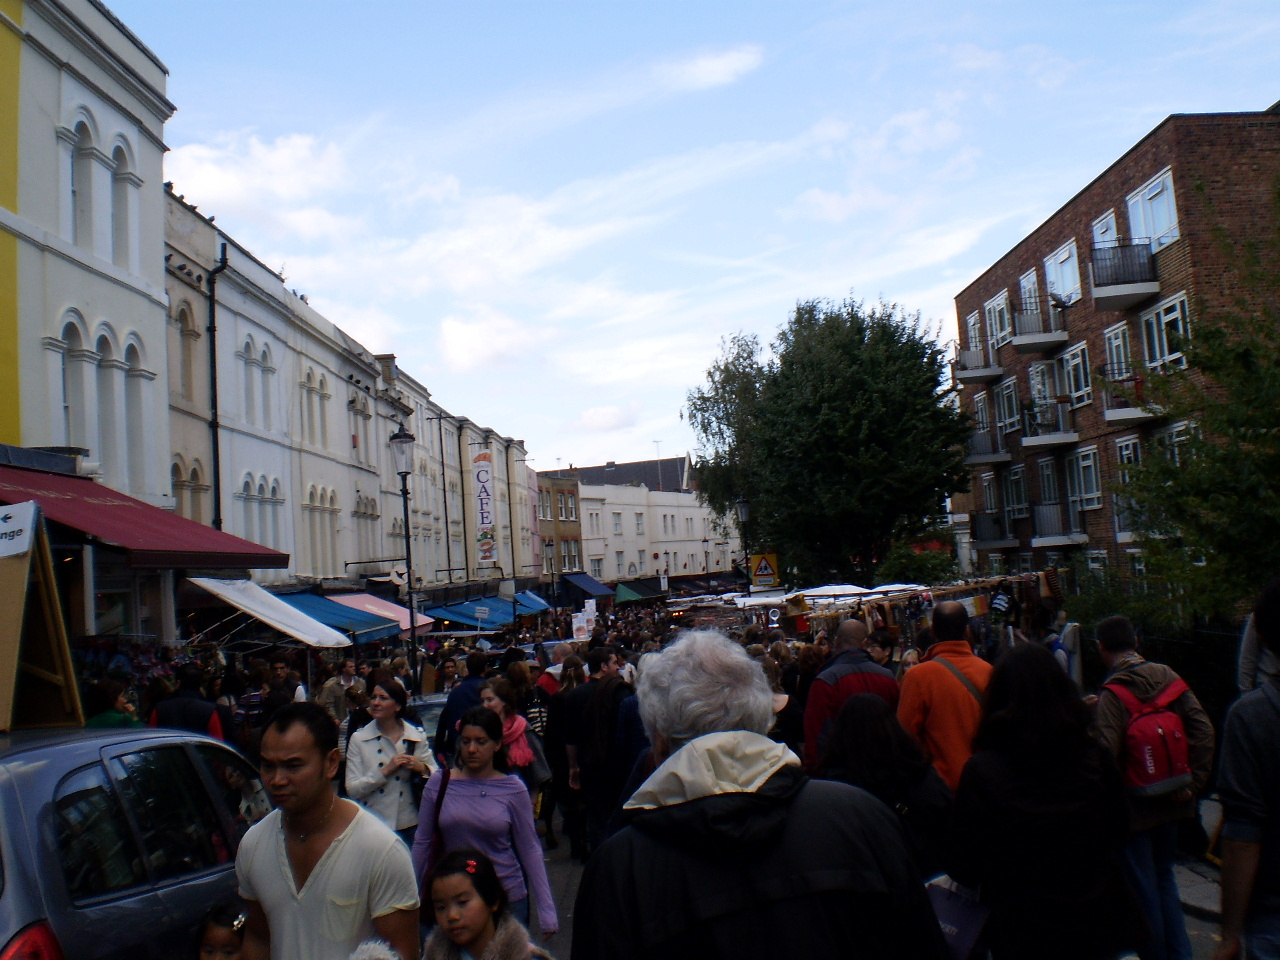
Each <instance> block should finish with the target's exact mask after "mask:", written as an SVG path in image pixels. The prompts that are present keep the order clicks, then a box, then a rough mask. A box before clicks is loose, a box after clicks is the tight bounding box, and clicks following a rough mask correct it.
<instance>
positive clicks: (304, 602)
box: [276, 593, 408, 643]
mask: <svg viewBox="0 0 1280 960" xmlns="http://www.w3.org/2000/svg"><path fill="white" fill-rule="evenodd" d="M276 596H277V597H279V598H280V599H281V600H283V601H284V602H285V603H287V604H288V605H289V606H291V607H293V608H294V609H295V610H300V611H301V612H303V613H305V614H306V615H307V616H308V617H311V618H313V619H315V620H319V621H320V622H321V623H323V624H326V625H327V626H330V627H333V629H334V630H337V631H338V632H339V633H344V634H346V635H347V636H349V637H350V638H351V639H352V640H354V641H355V642H356V643H372V642H373V641H374V640H385V639H386V638H387V637H395V636H399V634H400V621H399V620H389V619H387V618H386V617H379V616H375V615H374V614H372V613H365V612H364V611H363V610H355V609H352V608H351V607H347V606H343V605H342V604H341V603H334V602H333V601H332V600H330V599H328V598H327V597H322V596H320V595H318V594H315V593H279V594H276ZM405 612H406V613H407V612H408V611H405Z"/></svg>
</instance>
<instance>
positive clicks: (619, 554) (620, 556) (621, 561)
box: [613, 513, 627, 576]
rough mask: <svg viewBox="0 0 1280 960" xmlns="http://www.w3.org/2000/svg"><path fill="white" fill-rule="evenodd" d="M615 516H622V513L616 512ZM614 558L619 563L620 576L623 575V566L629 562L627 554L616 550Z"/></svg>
mask: <svg viewBox="0 0 1280 960" xmlns="http://www.w3.org/2000/svg"><path fill="white" fill-rule="evenodd" d="M614 516H615V517H620V516H621V514H618V513H615V514H614ZM613 559H614V561H615V562H616V563H617V564H618V576H622V573H623V567H625V566H626V563H627V559H626V557H625V555H624V554H623V552H622V551H621V550H618V551H616V552H615V553H614V555H613Z"/></svg>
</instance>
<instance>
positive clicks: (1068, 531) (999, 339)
mask: <svg viewBox="0 0 1280 960" xmlns="http://www.w3.org/2000/svg"><path fill="white" fill-rule="evenodd" d="M1278 182H1280V104H1277V105H1276V106H1274V107H1272V108H1271V109H1270V110H1267V111H1263V112H1260V113H1230V114H1188V115H1174V116H1170V117H1168V118H1167V119H1166V120H1164V121H1163V122H1162V123H1161V124H1160V125H1159V126H1157V127H1156V128H1155V129H1154V130H1152V131H1151V132H1150V133H1149V134H1147V136H1145V137H1144V138H1143V139H1142V140H1140V141H1139V142H1138V143H1137V144H1135V145H1134V146H1133V147H1132V148H1131V149H1130V150H1129V151H1128V152H1127V153H1126V154H1125V155H1124V156H1122V157H1121V158H1120V159H1119V160H1117V161H1116V162H1115V163H1113V164H1112V165H1111V166H1110V167H1109V168H1108V169H1107V170H1105V171H1104V172H1103V173H1102V174H1101V175H1099V176H1098V177H1097V178H1096V179H1095V180H1094V181H1093V182H1092V183H1090V184H1089V185H1088V186H1086V187H1085V188H1084V189H1083V190H1081V191H1080V192H1079V193H1078V194H1076V196H1075V197H1073V198H1072V199H1071V200H1070V201H1068V202H1067V203H1066V204H1065V205H1064V206H1063V207H1062V208H1061V209H1059V210H1058V211H1057V212H1056V213H1054V214H1053V215H1052V216H1051V217H1049V218H1048V220H1046V221H1045V222H1044V223H1043V224H1041V225H1040V226H1039V227H1038V228H1037V229H1036V230H1035V231H1033V232H1032V233H1031V234H1030V235H1029V236H1028V237H1027V238H1026V239H1024V240H1023V241H1022V242H1020V243H1019V244H1018V245H1017V246H1015V247H1014V248H1013V249H1012V250H1010V251H1009V252H1008V253H1007V254H1005V255H1004V256H1003V257H1001V258H1000V259H999V260H998V261H996V263H994V264H993V265H992V266H991V267H990V268H988V269H987V270H986V271H985V272H984V273H983V274H982V275H981V276H980V277H978V279H976V280H975V281H974V282H973V283H971V284H970V285H969V286H968V287H966V288H965V289H964V290H963V291H962V292H961V293H960V294H959V296H957V297H956V314H957V317H958V318H959V321H960V343H959V347H958V350H957V356H956V361H955V365H954V376H955V379H956V381H957V382H958V384H959V385H960V387H961V398H960V402H961V403H962V405H963V407H964V409H965V410H966V411H968V412H969V413H970V414H971V415H972V416H973V418H974V423H975V430H974V434H973V437H972V438H971V440H970V447H969V457H968V459H967V463H968V464H969V466H970V469H971V470H972V481H973V482H972V487H971V492H970V493H969V494H968V495H967V497H966V498H957V501H955V503H954V504H953V510H957V511H962V510H964V501H965V500H967V501H968V506H969V508H970V509H971V510H972V513H970V514H969V516H968V519H969V524H968V527H969V529H968V537H967V539H968V541H969V544H970V548H971V550H972V551H973V559H974V560H975V565H976V568H977V569H978V570H979V571H988V570H997V571H1006V570H1012V571H1029V570H1032V569H1041V568H1043V567H1044V566H1046V565H1048V564H1051V563H1061V562H1063V561H1064V560H1067V559H1068V557H1069V556H1070V555H1077V556H1078V555H1081V554H1082V555H1083V558H1084V559H1085V560H1086V561H1087V562H1088V564H1089V565H1090V566H1091V567H1094V568H1098V567H1101V566H1103V565H1106V566H1109V567H1110V568H1112V569H1115V570H1119V571H1126V572H1131V573H1141V572H1142V570H1143V566H1142V558H1141V553H1140V551H1139V549H1138V547H1137V545H1136V543H1135V542H1134V541H1135V537H1134V534H1133V530H1132V529H1131V524H1130V522H1129V519H1128V516H1127V511H1126V509H1125V500H1124V498H1123V496H1122V495H1121V494H1120V493H1119V492H1118V490H1119V488H1121V487H1122V486H1123V483H1124V480H1125V473H1126V465H1128V464H1132V463H1135V462H1140V460H1141V458H1142V457H1143V456H1144V455H1145V456H1150V455H1152V454H1153V452H1154V451H1155V450H1157V449H1160V450H1163V451H1164V452H1165V453H1167V454H1168V455H1171V456H1175V457H1176V456H1177V451H1178V447H1179V443H1180V441H1181V440H1182V439H1183V438H1184V437H1185V436H1186V435H1187V430H1188V428H1189V425H1188V424H1187V423H1174V422H1170V421H1169V420H1168V418H1166V417H1162V416H1161V415H1160V414H1159V412H1158V411H1155V410H1152V409H1149V408H1144V407H1143V405H1142V402H1141V399H1142V391H1143V385H1144V384H1145V383H1146V382H1148V381H1149V380H1150V378H1152V377H1157V376H1160V375H1161V374H1162V373H1163V372H1165V371H1167V370H1169V369H1171V368H1175V367H1179V366H1181V365H1182V364H1183V363H1184V362H1185V360H1184V359H1183V357H1182V354H1181V353H1180V352H1178V350H1177V348H1176V346H1175V342H1174V341H1175V339H1176V338H1174V337H1171V334H1173V333H1177V334H1179V335H1182V336H1192V337H1194V335H1195V329H1196V324H1197V323H1198V322H1205V321H1203V320H1202V319H1201V318H1202V317H1203V318H1211V317H1213V316H1214V314H1215V313H1216V312H1218V311H1219V310H1220V309H1222V308H1227V307H1229V306H1231V305H1232V304H1233V302H1234V300H1235V297H1236V296H1237V295H1238V293H1239V291H1238V290H1237V289H1235V285H1234V280H1233V274H1232V272H1231V269H1230V268H1231V264H1230V263H1229V262H1228V261H1227V255H1226V254H1225V253H1224V251H1223V249H1222V247H1221V245H1220V243H1219V241H1218V239H1217V237H1216V236H1215V228H1217V227H1219V226H1220V227H1222V228H1224V229H1225V231H1226V232H1227V235H1228V236H1230V237H1231V238H1233V239H1235V240H1237V241H1239V240H1246V239H1249V238H1261V237H1264V236H1266V235H1267V234H1268V233H1270V234H1271V235H1272V236H1274V231H1275V229H1276V223H1275V206H1274V199H1273V197H1274V191H1275V189H1276V186H1277V183H1278ZM1277 335H1280V331H1277ZM960 532H961V533H962V534H963V529H961V531H960ZM959 539H960V540H961V542H963V540H964V539H965V538H964V537H963V536H961V537H959Z"/></svg>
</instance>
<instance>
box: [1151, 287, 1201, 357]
mask: <svg viewBox="0 0 1280 960" xmlns="http://www.w3.org/2000/svg"><path fill="white" fill-rule="evenodd" d="M1142 333H1143V345H1144V346H1145V348H1146V351H1147V366H1148V367H1151V368H1153V369H1158V370H1164V369H1166V368H1168V367H1184V366H1186V364H1187V359H1186V357H1184V356H1183V355H1182V344H1181V341H1182V340H1184V339H1186V338H1187V337H1189V336H1191V326H1190V322H1189V320H1188V318H1187V298H1186V295H1185V294H1181V293H1180V294H1178V295H1177V296H1176V297H1174V298H1173V299H1172V300H1169V301H1167V302H1165V303H1162V304H1160V306H1158V307H1156V308H1155V309H1154V310H1152V311H1151V312H1150V313H1145V314H1143V315H1142Z"/></svg>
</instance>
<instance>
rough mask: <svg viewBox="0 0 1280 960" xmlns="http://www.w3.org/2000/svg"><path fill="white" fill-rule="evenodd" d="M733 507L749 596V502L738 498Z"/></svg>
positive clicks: (749, 594) (743, 498) (748, 594)
mask: <svg viewBox="0 0 1280 960" xmlns="http://www.w3.org/2000/svg"><path fill="white" fill-rule="evenodd" d="M734 506H735V507H736V508H737V510H738V536H740V537H742V552H743V554H745V556H746V561H747V596H748V597H749V596H751V548H750V547H749V546H748V545H747V521H748V520H750V519H751V502H750V501H749V500H747V498H746V497H739V498H738V500H737V502H736V503H735V504H734Z"/></svg>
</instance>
